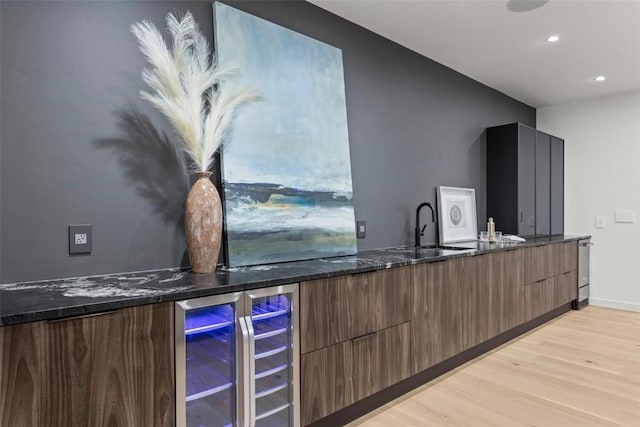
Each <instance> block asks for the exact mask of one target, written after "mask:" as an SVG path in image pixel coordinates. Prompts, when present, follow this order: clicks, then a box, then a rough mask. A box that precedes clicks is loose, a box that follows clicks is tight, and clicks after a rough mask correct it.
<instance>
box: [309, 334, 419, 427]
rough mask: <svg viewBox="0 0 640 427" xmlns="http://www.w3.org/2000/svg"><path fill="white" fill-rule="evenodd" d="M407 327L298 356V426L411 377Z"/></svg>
mask: <svg viewBox="0 0 640 427" xmlns="http://www.w3.org/2000/svg"><path fill="white" fill-rule="evenodd" d="M410 347H411V339H410V324H409V323H408V322H407V323H403V324H401V325H396V326H393V327H390V328H387V329H384V330H382V331H378V332H373V333H370V334H367V335H364V336H362V337H357V338H355V339H353V340H349V341H345V342H342V343H339V344H336V345H333V346H330V347H326V348H323V349H320V350H317V351H313V352H310V353H307V354H303V355H302V357H301V370H302V375H301V377H302V379H301V386H302V387H301V388H302V390H301V404H302V408H301V411H302V424H303V425H307V424H309V423H312V422H313V421H315V420H318V419H320V418H323V417H325V416H327V415H330V414H332V413H333V412H335V411H338V410H340V409H342V408H344V407H346V406H349V405H351V404H352V403H355V402H357V401H359V400H361V399H364V398H366V397H368V396H371V395H372V394H374V393H377V392H378V391H380V390H382V389H384V388H386V387H389V386H391V385H393V384H396V383H397V382H399V381H402V380H403V379H405V378H408V377H409V376H410V375H411V348H410Z"/></svg>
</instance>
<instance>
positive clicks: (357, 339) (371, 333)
mask: <svg viewBox="0 0 640 427" xmlns="http://www.w3.org/2000/svg"><path fill="white" fill-rule="evenodd" d="M377 334H378V332H369V333H368V334H364V335H360V336H359V337H355V338H351V342H352V343H357V342H358V341H362V340H366V339H367V338H371V337H374V336H376V335H377Z"/></svg>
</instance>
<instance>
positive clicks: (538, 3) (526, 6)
mask: <svg viewBox="0 0 640 427" xmlns="http://www.w3.org/2000/svg"><path fill="white" fill-rule="evenodd" d="M548 1H549V0H509V1H508V2H507V9H509V10H510V11H511V12H529V11H530V10H535V9H537V8H539V7H542V6H544V5H545V4H547V2H548Z"/></svg>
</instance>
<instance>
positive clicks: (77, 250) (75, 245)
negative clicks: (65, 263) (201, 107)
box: [69, 224, 93, 255]
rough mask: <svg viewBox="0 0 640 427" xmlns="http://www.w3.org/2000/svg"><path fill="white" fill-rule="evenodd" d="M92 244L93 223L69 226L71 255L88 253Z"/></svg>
mask: <svg viewBox="0 0 640 427" xmlns="http://www.w3.org/2000/svg"><path fill="white" fill-rule="evenodd" d="M92 246H93V238H92V236H91V224H78V225H70V226H69V255H83V254H84V255H88V254H90V253H91V250H92Z"/></svg>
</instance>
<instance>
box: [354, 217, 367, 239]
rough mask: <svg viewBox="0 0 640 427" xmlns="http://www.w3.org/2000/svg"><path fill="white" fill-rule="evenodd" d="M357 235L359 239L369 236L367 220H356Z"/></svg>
mask: <svg viewBox="0 0 640 427" xmlns="http://www.w3.org/2000/svg"><path fill="white" fill-rule="evenodd" d="M356 237H358V239H364V238H365V237H367V221H356Z"/></svg>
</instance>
